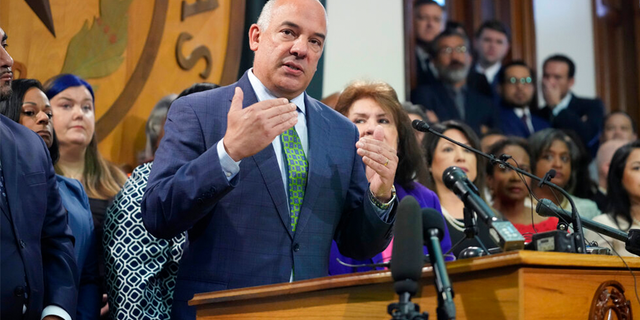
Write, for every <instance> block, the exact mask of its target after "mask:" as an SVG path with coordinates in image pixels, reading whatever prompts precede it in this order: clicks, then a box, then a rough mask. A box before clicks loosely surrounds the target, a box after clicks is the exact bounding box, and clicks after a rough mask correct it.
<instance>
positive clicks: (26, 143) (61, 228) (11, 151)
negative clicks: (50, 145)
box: [0, 115, 78, 319]
mask: <svg viewBox="0 0 640 320" xmlns="http://www.w3.org/2000/svg"><path fill="white" fill-rule="evenodd" d="M0 161H2V171H3V173H4V181H5V184H6V187H7V188H6V191H7V192H6V194H7V201H8V202H9V209H8V210H6V208H5V209H2V208H1V206H0V211H1V212H0V214H2V217H1V218H0V219H2V221H1V222H0V226H1V228H0V239H1V241H0V263H1V267H0V293H1V301H2V307H1V308H0V311H1V315H0V318H2V319H21V317H22V306H23V305H26V307H27V312H26V314H25V316H24V319H40V315H41V312H42V309H43V307H45V306H48V305H56V306H59V307H61V308H63V309H64V310H65V311H67V313H69V315H71V316H74V315H75V314H76V299H77V294H78V285H77V282H76V279H77V276H78V273H77V267H76V261H75V258H74V256H73V236H72V235H71V230H70V229H69V226H68V223H67V212H66V211H65V209H64V208H63V207H62V201H61V200H60V195H59V194H58V184H57V183H56V175H55V173H54V171H53V166H52V165H51V158H50V157H49V153H48V151H47V147H46V146H45V144H44V141H42V139H41V138H40V137H39V136H38V135H37V134H36V133H34V132H33V131H31V130H29V129H27V128H26V127H24V126H22V125H20V124H17V123H15V122H13V121H11V120H9V119H8V118H6V117H5V116H2V115H0ZM25 279H26V283H25ZM25 294H26V296H28V299H25V298H26V296H25Z"/></svg>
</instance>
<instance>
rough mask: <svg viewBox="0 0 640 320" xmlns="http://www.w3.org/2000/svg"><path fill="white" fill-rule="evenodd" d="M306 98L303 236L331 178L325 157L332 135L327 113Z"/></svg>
mask: <svg viewBox="0 0 640 320" xmlns="http://www.w3.org/2000/svg"><path fill="white" fill-rule="evenodd" d="M304 98H305V99H304V100H305V101H304V103H305V106H306V110H307V132H309V154H308V155H307V160H308V161H309V172H308V174H307V187H306V189H305V192H304V200H303V202H302V208H301V210H300V216H299V217H298V225H297V227H296V234H301V233H302V231H303V230H304V227H305V226H306V225H307V222H309V218H310V217H311V213H312V209H313V206H314V205H315V203H316V201H317V200H318V194H319V193H320V185H321V182H322V181H326V179H327V178H326V177H327V176H329V172H328V164H327V157H326V156H325V155H327V154H328V152H327V150H328V149H329V147H330V145H329V143H330V141H331V134H330V133H329V130H328V128H329V127H330V123H329V121H328V120H327V118H325V116H324V114H323V112H325V111H323V110H322V107H321V106H320V104H319V103H318V102H316V101H312V100H310V99H308V97H307V95H306V93H305V97H304ZM354 147H355V146H354ZM294 236H295V235H294Z"/></svg>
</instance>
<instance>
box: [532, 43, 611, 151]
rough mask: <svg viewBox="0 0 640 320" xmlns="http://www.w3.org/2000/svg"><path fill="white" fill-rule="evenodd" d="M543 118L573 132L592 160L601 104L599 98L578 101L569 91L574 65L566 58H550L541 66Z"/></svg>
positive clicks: (572, 79)
mask: <svg viewBox="0 0 640 320" xmlns="http://www.w3.org/2000/svg"><path fill="white" fill-rule="evenodd" d="M542 68H543V76H542V96H543V97H544V100H545V104H546V106H545V107H544V108H543V109H542V110H540V114H541V116H542V117H544V118H546V119H548V120H549V121H550V122H551V126H552V127H553V128H557V129H566V130H574V131H575V132H576V133H577V134H578V136H579V137H580V139H581V140H582V143H583V144H584V146H585V147H586V148H587V150H588V151H589V156H590V158H593V157H594V156H595V154H596V152H597V150H598V143H599V139H600V134H601V132H602V123H603V122H602V119H603V117H604V105H603V104H602V101H601V100H600V99H586V98H580V97H577V96H576V95H574V94H573V93H572V92H571V88H572V87H573V84H574V83H575V79H574V76H575V73H576V66H575V64H574V63H573V61H572V60H571V59H569V57H567V56H564V55H553V56H551V57H549V58H547V59H546V60H545V61H544V64H543V65H542Z"/></svg>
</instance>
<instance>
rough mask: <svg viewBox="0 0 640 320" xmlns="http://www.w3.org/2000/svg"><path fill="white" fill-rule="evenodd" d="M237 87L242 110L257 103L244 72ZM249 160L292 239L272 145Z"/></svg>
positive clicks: (287, 201) (279, 174)
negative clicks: (241, 99)
mask: <svg viewBox="0 0 640 320" xmlns="http://www.w3.org/2000/svg"><path fill="white" fill-rule="evenodd" d="M247 72H251V71H247ZM238 86H239V87H240V88H241V89H242V92H243V93H244V100H243V101H242V107H243V108H246V107H248V106H250V105H252V104H254V103H257V102H258V98H257V97H256V93H255V91H253V87H251V82H249V77H248V76H247V74H246V72H245V74H244V76H243V77H242V78H241V79H240V80H239V81H238ZM232 98H233V96H232V97H231V99H232ZM251 158H252V159H253V161H255V163H256V166H257V167H258V171H259V172H260V175H262V180H263V181H264V184H265V186H266V187H267V191H268V192H269V196H271V200H272V201H273V204H274V205H275V207H276V210H277V211H278V215H279V216H280V219H281V220H282V224H283V226H284V228H285V229H286V230H287V232H288V233H289V237H291V238H292V239H293V234H292V233H291V228H290V227H289V225H290V224H291V222H290V218H289V200H288V197H287V195H286V193H285V190H284V185H283V184H282V174H281V173H280V166H279V165H278V158H276V153H275V151H274V150H273V145H272V144H269V145H268V146H267V147H266V148H264V149H263V150H262V151H260V152H258V153H257V154H255V155H254V156H253V157H251Z"/></svg>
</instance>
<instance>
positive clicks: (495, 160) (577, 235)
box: [411, 119, 587, 253]
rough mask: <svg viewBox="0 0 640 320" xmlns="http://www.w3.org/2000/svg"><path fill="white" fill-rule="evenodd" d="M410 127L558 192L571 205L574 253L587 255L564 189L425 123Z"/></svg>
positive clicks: (574, 209)
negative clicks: (456, 139) (454, 138)
mask: <svg viewBox="0 0 640 320" xmlns="http://www.w3.org/2000/svg"><path fill="white" fill-rule="evenodd" d="M411 125H412V126H413V128H414V129H416V130H418V131H421V132H427V133H431V134H434V135H436V136H438V137H440V138H442V139H445V140H447V141H449V142H451V143H453V144H455V145H458V146H460V147H462V148H465V149H467V150H469V151H471V152H473V153H475V154H478V155H481V156H483V157H484V158H486V159H488V160H489V162H490V163H491V164H492V165H496V164H498V165H502V166H505V167H507V168H509V169H511V170H513V171H516V172H518V173H520V174H523V175H525V176H527V177H529V178H531V179H533V180H535V181H538V182H540V183H541V184H545V185H547V186H549V187H551V188H553V189H556V190H558V191H559V192H560V193H562V195H563V196H564V197H565V198H567V200H569V203H570V204H571V222H572V224H573V229H574V233H575V238H574V240H575V246H576V251H577V252H578V253H587V248H586V246H585V244H584V232H583V230H582V220H580V215H578V210H577V209H576V205H575V203H573V199H571V196H570V195H569V193H568V192H566V191H565V190H564V189H562V188H560V187H558V186H557V185H556V184H554V183H552V182H551V181H547V180H546V179H541V178H539V177H537V176H535V175H533V174H531V173H529V172H526V171H524V170H522V169H520V168H517V167H515V166H513V165H512V164H510V163H508V162H506V161H503V160H502V159H498V158H496V157H495V156H494V155H492V154H487V153H484V152H482V151H480V150H477V149H475V148H472V147H470V146H468V145H466V144H464V143H460V142H458V141H455V140H453V139H451V138H449V137H447V136H445V135H443V134H441V133H440V132H437V131H435V130H433V129H431V126H430V125H428V124H427V123H426V122H424V121H422V120H417V119H416V120H413V122H412V123H411ZM532 205H533V204H532Z"/></svg>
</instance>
